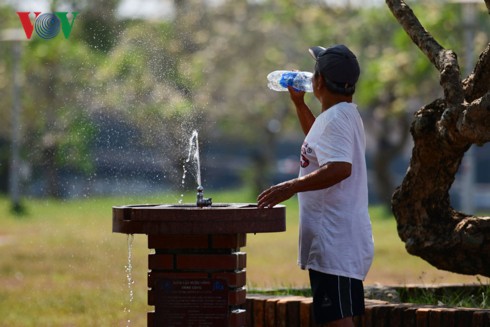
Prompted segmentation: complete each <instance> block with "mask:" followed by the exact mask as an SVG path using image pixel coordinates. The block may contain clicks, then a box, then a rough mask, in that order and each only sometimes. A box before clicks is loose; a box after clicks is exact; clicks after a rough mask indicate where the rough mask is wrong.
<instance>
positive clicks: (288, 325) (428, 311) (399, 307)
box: [246, 294, 490, 327]
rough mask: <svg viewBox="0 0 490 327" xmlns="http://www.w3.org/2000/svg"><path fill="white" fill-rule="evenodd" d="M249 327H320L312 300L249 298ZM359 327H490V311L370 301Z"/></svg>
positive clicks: (358, 319) (267, 297)
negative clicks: (317, 323)
mask: <svg viewBox="0 0 490 327" xmlns="http://www.w3.org/2000/svg"><path fill="white" fill-rule="evenodd" d="M246 310H247V317H246V319H247V326H249V327H318V326H317V325H316V324H315V323H314V321H313V314H312V299H311V298H307V297H298V296H280V297H277V296H264V295H254V294H249V295H247V302H246ZM354 322H355V325H356V327H490V310H481V309H466V308H449V307H439V306H428V305H414V304H407V303H403V304H391V303H388V302H384V301H378V300H368V299H366V313H365V315H364V316H363V317H356V318H355V320H354Z"/></svg>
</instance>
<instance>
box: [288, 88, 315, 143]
mask: <svg viewBox="0 0 490 327" xmlns="http://www.w3.org/2000/svg"><path fill="white" fill-rule="evenodd" d="M288 90H289V95H290V97H291V100H292V101H293V103H294V106H295V107H296V114H297V115H298V119H299V122H300V124H301V128H302V129H303V132H304V133H305V135H306V134H308V132H309V131H310V128H311V126H312V125H313V123H314V122H315V116H314V115H313V114H312V113H311V110H310V108H309V107H308V106H307V105H306V103H305V92H301V91H296V90H295V89H294V88H292V87H291V86H290V87H288Z"/></svg>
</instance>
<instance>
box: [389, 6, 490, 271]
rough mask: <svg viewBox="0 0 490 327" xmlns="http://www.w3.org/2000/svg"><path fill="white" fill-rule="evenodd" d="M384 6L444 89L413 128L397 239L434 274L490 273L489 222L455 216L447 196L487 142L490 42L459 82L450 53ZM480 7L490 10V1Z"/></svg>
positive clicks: (396, 202) (396, 199)
mask: <svg viewBox="0 0 490 327" xmlns="http://www.w3.org/2000/svg"><path fill="white" fill-rule="evenodd" d="M386 3H387V4H388V6H389V8H390V10H391V11H392V13H393V15H394V16H395V17H396V18H397V19H398V21H399V23H400V24H401V25H402V26H403V28H404V29H405V31H406V32H407V34H408V35H409V36H410V37H411V38H412V41H413V42H414V43H415V44H416V45H417V46H418V47H419V48H420V49H421V50H422V52H423V53H424V54H425V55H426V56H427V57H428V58H429V60H430V61H431V62H432V63H433V65H434V66H435V67H436V68H437V69H438V70H439V72H440V84H441V87H442V88H443V90H444V98H443V99H437V100H435V101H434V102H433V103H431V104H428V105H426V106H425V107H423V108H422V109H420V110H419V111H418V112H417V113H416V114H415V118H414V121H413V123H412V125H411V130H410V131H411V134H412V137H413V139H414V148H413V151H412V158H411V160H410V166H409V168H408V171H407V173H406V175H405V178H404V180H403V182H402V184H401V185H400V186H399V187H398V188H397V189H396V191H395V193H394V194H393V198H392V210H393V213H394V215H395V218H396V220H397V224H398V234H399V236H400V238H401V239H402V240H403V241H404V242H405V246H406V249H407V251H408V252H409V253H411V254H413V255H417V256H419V257H421V258H422V259H424V260H426V261H428V262H429V263H430V264H432V265H434V266H435V267H437V268H439V269H444V270H449V271H452V272H456V273H461V274H471V275H473V274H481V275H484V276H490V265H489V264H488V263H489V262H490V217H475V216H472V215H468V214H464V213H461V212H457V211H456V210H454V209H453V208H452V207H451V204H450V198H449V190H450V188H451V185H452V183H453V182H454V178H455V175H456V173H457V171H458V168H459V166H460V164H461V160H462V158H463V156H464V154H465V152H466V151H467V150H468V149H469V147H470V146H471V145H472V144H484V143H486V142H488V141H489V140H490V93H489V88H490V44H488V45H487V47H486V49H485V50H484V51H483V52H482V54H481V55H480V58H479V61H478V63H477V64H476V67H475V69H474V71H473V73H472V74H470V76H468V77H467V78H466V79H465V80H464V81H461V78H460V71H459V65H458V61H457V57H456V54H455V53H453V52H452V51H450V50H445V49H444V48H442V47H441V46H440V45H439V44H438V43H437V42H436V41H435V40H434V39H433V38H432V36H431V35H430V34H429V33H428V32H427V31H426V30H424V28H423V27H422V25H421V24H420V22H419V21H418V19H417V17H415V15H414V14H413V12H412V11H411V9H410V8H409V7H408V6H407V5H406V4H405V3H404V2H403V1H390V0H387V1H386ZM485 3H486V5H487V8H489V10H490V0H486V1H485Z"/></svg>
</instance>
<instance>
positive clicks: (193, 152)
mask: <svg viewBox="0 0 490 327" xmlns="http://www.w3.org/2000/svg"><path fill="white" fill-rule="evenodd" d="M198 136H199V134H198V132H197V130H193V131H192V135H191V137H190V138H189V151H188V154H187V159H186V160H185V162H184V164H183V165H182V169H183V171H184V173H183V174H182V187H184V184H185V177H186V175H187V166H188V164H189V162H192V164H193V166H194V173H195V175H194V176H195V177H196V183H197V186H198V187H200V186H201V161H200V158H199V139H198ZM183 197H184V194H181V195H180V200H179V204H182V199H183Z"/></svg>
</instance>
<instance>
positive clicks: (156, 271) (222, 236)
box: [112, 203, 286, 327]
mask: <svg viewBox="0 0 490 327" xmlns="http://www.w3.org/2000/svg"><path fill="white" fill-rule="evenodd" d="M285 230H286V207H284V206H283V205H277V206H275V207H274V208H269V209H259V208H257V205H256V204H250V203H229V204H226V203H219V204H214V205H213V206H211V207H205V208H199V207H197V206H195V205H188V204H184V205H171V204H143V205H129V206H119V207H113V208H112V231H113V232H115V233H125V234H146V235H148V248H149V249H154V250H153V251H152V252H154V253H152V254H150V255H149V257H148V267H149V270H150V272H149V274H148V287H149V290H148V303H149V305H152V306H154V307H155V310H154V311H153V312H149V313H148V326H152V327H153V326H154V327H165V326H172V327H180V326H182V327H190V326H206V327H244V326H247V322H246V319H247V316H246V310H245V302H246V290H245V285H246V277H245V266H246V254H245V253H244V252H240V247H243V246H245V243H246V234H247V233H273V232H282V231H285Z"/></svg>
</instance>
